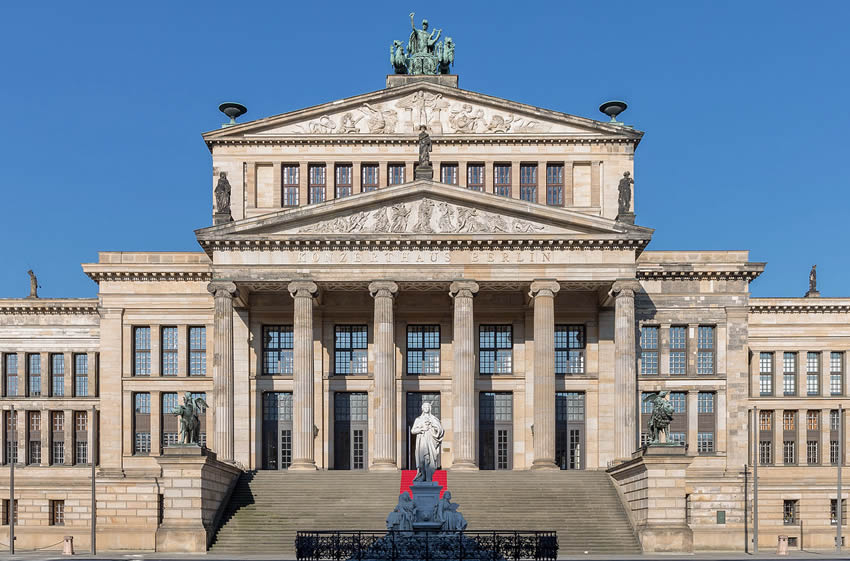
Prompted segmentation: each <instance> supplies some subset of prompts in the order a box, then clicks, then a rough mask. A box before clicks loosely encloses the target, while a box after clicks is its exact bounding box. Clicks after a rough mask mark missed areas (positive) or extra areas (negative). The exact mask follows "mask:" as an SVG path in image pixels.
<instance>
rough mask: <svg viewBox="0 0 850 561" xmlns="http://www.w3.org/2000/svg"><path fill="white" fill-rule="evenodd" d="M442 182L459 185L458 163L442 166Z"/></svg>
mask: <svg viewBox="0 0 850 561" xmlns="http://www.w3.org/2000/svg"><path fill="white" fill-rule="evenodd" d="M440 182H441V183H445V184H446V185H457V164H442V165H441V166H440Z"/></svg>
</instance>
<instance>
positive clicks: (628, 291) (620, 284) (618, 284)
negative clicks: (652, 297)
mask: <svg viewBox="0 0 850 561" xmlns="http://www.w3.org/2000/svg"><path fill="white" fill-rule="evenodd" d="M638 290H640V283H639V282H638V281H637V280H636V279H619V280H617V281H615V282H614V285H613V286H612V287H611V294H612V295H613V296H614V297H615V298H620V297H621V296H624V297H626V298H634V297H635V292H637V291H638Z"/></svg>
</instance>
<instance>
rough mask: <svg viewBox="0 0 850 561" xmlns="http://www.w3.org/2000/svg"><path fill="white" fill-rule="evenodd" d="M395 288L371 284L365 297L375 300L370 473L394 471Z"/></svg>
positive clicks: (387, 285) (390, 282)
mask: <svg viewBox="0 0 850 561" xmlns="http://www.w3.org/2000/svg"><path fill="white" fill-rule="evenodd" d="M396 292H398V285H397V284H396V283H394V282H392V281H375V282H373V283H371V284H370V285H369V294H371V295H372V298H374V299H375V327H374V329H375V391H374V392H373V394H372V404H373V406H372V410H373V412H374V415H375V417H374V419H375V435H374V446H375V452H374V454H371V456H372V465H371V466H370V469H375V470H394V469H398V466H397V465H396V439H395V424H396V423H395V422H396V407H395V336H394V334H393V296H394V295H395V294H396Z"/></svg>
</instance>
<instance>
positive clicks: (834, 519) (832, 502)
mask: <svg viewBox="0 0 850 561" xmlns="http://www.w3.org/2000/svg"><path fill="white" fill-rule="evenodd" d="M7 502H8V501H7ZM837 506H838V501H837V500H836V499H829V523H830V524H832V525H833V526H837V525H838V509H837V508H836V507H837ZM841 525H842V526H846V525H847V499H841Z"/></svg>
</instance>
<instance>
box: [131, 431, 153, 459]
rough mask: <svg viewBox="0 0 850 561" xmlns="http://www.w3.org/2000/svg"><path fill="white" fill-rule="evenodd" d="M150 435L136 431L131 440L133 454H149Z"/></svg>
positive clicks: (146, 432)
mask: <svg viewBox="0 0 850 561" xmlns="http://www.w3.org/2000/svg"><path fill="white" fill-rule="evenodd" d="M150 452H151V433H150V432H149V431H136V433H135V437H134V439H133V453H134V454H150Z"/></svg>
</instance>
